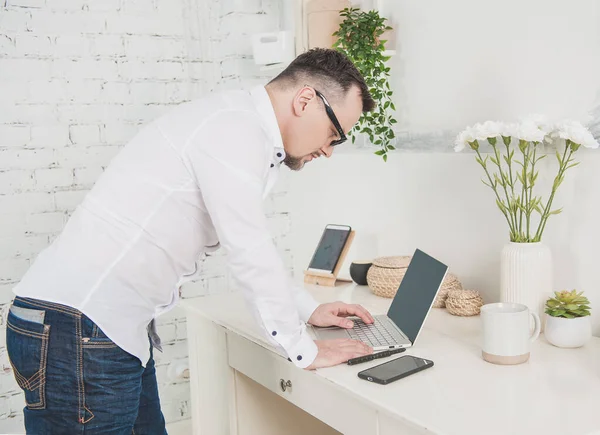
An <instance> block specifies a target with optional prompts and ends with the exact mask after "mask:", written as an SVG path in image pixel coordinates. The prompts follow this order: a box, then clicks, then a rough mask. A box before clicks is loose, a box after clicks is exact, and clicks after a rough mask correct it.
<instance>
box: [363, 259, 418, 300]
mask: <svg viewBox="0 0 600 435" xmlns="http://www.w3.org/2000/svg"><path fill="white" fill-rule="evenodd" d="M411 258H412V257H410V256H396V257H380V258H376V259H375V260H373V265H372V266H371V267H370V268H369V272H368V273H367V285H368V286H369V288H370V289H371V291H372V292H373V293H374V294H376V295H377V296H381V297H384V298H393V297H394V296H395V295H396V291H397V290H398V287H399V286H400V283H401V282H402V278H404V274H405V273H406V269H407V268H408V265H409V264H410V260H411Z"/></svg>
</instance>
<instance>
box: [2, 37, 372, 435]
mask: <svg viewBox="0 0 600 435" xmlns="http://www.w3.org/2000/svg"><path fill="white" fill-rule="evenodd" d="M373 106H374V102H373V100H372V98H371V96H370V95H369V92H368V88H367V86H366V85H365V82H364V80H363V78H362V77H361V76H360V74H359V72H358V71H357V69H356V68H355V67H354V65H353V64H352V63H351V62H350V61H349V60H348V59H347V58H346V57H345V56H343V55H342V54H340V53H337V52H336V51H333V50H326V49H316V50H312V51H309V52H307V53H304V54H302V55H301V56H299V57H298V58H297V59H295V60H294V61H293V62H292V63H291V64H290V65H289V66H288V68H287V69H286V70H285V71H283V72H282V73H281V74H280V75H279V76H278V77H276V78H275V79H274V80H272V81H271V82H270V83H269V84H268V85H267V86H266V87H265V86H259V87H256V88H254V89H253V90H252V91H251V92H242V91H228V92H221V93H214V94H211V95H209V96H207V97H205V98H203V99H200V100H197V101H193V102H190V103H186V104H182V105H180V106H178V107H177V108H175V109H174V110H173V111H171V112H170V113H167V114H166V115H164V116H162V117H161V118H159V119H158V120H156V121H154V122H152V123H150V124H149V125H148V126H146V127H145V128H143V129H142V130H141V131H140V132H139V133H138V135H137V136H135V137H134V138H133V139H132V140H131V141H130V142H129V143H128V144H127V145H126V146H125V147H124V148H123V150H121V152H120V153H119V154H118V155H117V156H116V157H115V158H114V160H113V161H112V162H111V164H110V166H109V167H108V168H107V170H106V171H105V173H104V174H103V175H102V176H101V177H100V178H99V179H98V181H97V182H96V184H95V186H94V188H93V189H92V190H91V191H90V192H89V194H88V195H87V196H86V198H85V200H84V201H83V203H82V204H81V205H80V206H79V207H78V208H77V210H76V211H75V212H74V214H73V216H72V217H71V219H70V220H69V222H68V223H67V225H66V226H65V228H64V231H63V232H62V234H61V235H60V236H59V237H58V238H57V239H56V241H55V242H54V243H53V244H52V245H51V246H49V247H48V248H47V249H45V250H44V251H42V252H41V253H40V254H39V256H38V258H37V259H36V261H35V262H34V264H33V265H32V267H31V268H30V270H29V271H28V272H27V273H26V274H25V276H24V277H23V279H22V280H21V282H20V283H19V285H18V286H17V287H16V288H15V293H16V295H17V297H16V298H15V301H14V302H13V305H12V306H11V311H10V313H9V317H8V327H7V347H8V352H9V356H10V358H11V363H12V365H13V368H14V374H15V378H16V380H17V382H18V383H19V385H20V386H21V388H23V390H24V391H25V399H26V402H27V406H26V408H25V410H24V412H25V424H26V428H27V431H28V433H35V434H38V435H39V434H46V433H60V434H66V433H79V432H81V433H83V432H84V430H85V433H90V434H92V433H93V434H95V433H102V434H131V433H132V431H133V433H143V434H158V433H161V434H162V433H165V422H164V418H163V416H162V413H161V411H160V402H159V398H158V389H157V383H156V376H155V368H154V360H153V358H152V348H153V347H158V348H159V347H160V344H159V340H158V337H157V335H156V332H155V327H154V319H155V317H156V316H158V315H160V314H161V313H164V312H165V311H167V310H169V309H170V308H172V307H173V305H174V304H175V303H176V301H177V298H178V291H179V287H180V286H181V284H182V283H184V282H185V281H188V280H190V279H193V278H196V277H197V276H198V275H199V270H200V268H199V267H198V262H199V261H201V260H202V259H203V257H204V255H205V254H206V253H207V252H210V251H213V250H215V249H217V248H218V247H219V246H223V247H224V248H225V250H226V251H227V253H228V262H229V266H230V271H231V274H232V276H233V278H234V279H235V281H236V283H237V285H238V287H239V288H240V289H242V290H243V291H244V294H245V297H246V300H247V302H248V306H249V308H250V309H251V311H252V313H253V314H254V316H255V317H256V319H257V322H258V323H259V325H260V327H261V328H262V330H263V331H264V333H265V335H266V336H268V337H269V339H270V340H271V341H272V342H273V343H274V344H276V345H278V346H280V347H281V348H282V349H283V350H284V351H285V352H286V353H287V355H288V356H289V359H290V361H292V362H293V363H294V364H296V365H297V366H298V367H301V368H305V369H314V368H319V367H326V366H332V365H335V364H339V363H342V362H345V361H346V360H348V359H349V358H353V357H357V356H361V355H364V354H367V353H369V352H371V349H370V348H368V347H367V346H365V345H364V344H362V343H360V342H357V341H352V340H336V341H316V342H315V341H313V340H312V339H311V338H310V336H309V335H308V333H307V331H306V326H305V323H306V322H308V323H310V324H313V325H317V326H331V325H338V326H342V327H346V328H349V327H352V322H351V321H350V320H349V319H346V317H347V316H353V315H356V316H358V317H360V318H361V319H362V320H364V321H365V322H367V323H371V322H372V321H373V320H372V317H371V315H370V314H369V313H368V312H367V311H366V310H365V309H364V308H362V307H360V306H356V305H347V304H344V303H341V302H338V303H333V304H323V305H318V304H317V303H316V302H315V301H314V300H313V299H312V297H311V296H310V295H309V294H308V293H307V292H306V291H305V290H304V289H302V288H300V287H295V286H293V285H291V283H290V279H289V277H288V274H287V273H286V270H285V268H284V265H283V262H282V260H281V258H280V257H279V255H278V254H277V250H276V247H275V246H274V244H273V242H272V239H271V237H270V235H269V232H268V230H267V220H266V217H265V214H264V212H263V208H262V202H263V199H264V198H265V196H266V195H267V193H268V192H269V190H270V189H271V187H272V186H273V184H274V182H275V179H276V175H277V173H278V171H279V167H280V165H281V164H282V163H283V164H286V165H287V166H288V167H290V168H291V169H293V170H299V169H301V168H302V167H303V165H304V164H305V163H307V162H309V161H311V160H312V159H314V158H318V157H320V156H323V155H324V156H326V157H331V154H332V153H333V149H334V147H335V146H336V145H339V144H340V143H342V142H343V141H345V140H346V133H345V132H348V131H349V130H350V129H351V127H352V126H353V125H354V124H355V123H356V122H357V121H358V119H359V117H360V115H361V112H363V111H370V110H372V109H373ZM153 345H154V346H153Z"/></svg>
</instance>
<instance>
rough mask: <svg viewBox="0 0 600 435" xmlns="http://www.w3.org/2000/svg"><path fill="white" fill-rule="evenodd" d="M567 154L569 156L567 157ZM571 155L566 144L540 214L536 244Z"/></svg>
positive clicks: (571, 151) (569, 148) (544, 226)
mask: <svg viewBox="0 0 600 435" xmlns="http://www.w3.org/2000/svg"><path fill="white" fill-rule="evenodd" d="M567 153H568V154H569V155H568V156H567ZM572 155H573V150H572V149H571V147H570V146H569V145H568V144H567V145H566V146H565V152H564V153H563V158H562V160H561V162H560V166H559V168H558V175H557V176H556V178H555V179H554V185H553V186H552V193H551V194H550V198H548V202H547V203H546V207H544V212H543V213H542V219H541V220H540V224H539V226H538V230H537V232H536V234H535V240H534V241H536V242H539V241H541V240H542V234H543V233H544V230H545V229H546V222H548V218H549V217H550V210H551V208H552V201H553V200H554V195H555V194H556V191H557V189H558V180H560V179H561V178H562V176H563V175H564V173H565V171H566V168H567V165H568V164H569V163H570V162H571V156H572Z"/></svg>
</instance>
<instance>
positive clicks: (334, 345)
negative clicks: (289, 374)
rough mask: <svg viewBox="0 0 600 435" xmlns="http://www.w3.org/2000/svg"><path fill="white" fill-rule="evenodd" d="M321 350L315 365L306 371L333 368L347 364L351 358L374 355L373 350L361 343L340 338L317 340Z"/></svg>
mask: <svg viewBox="0 0 600 435" xmlns="http://www.w3.org/2000/svg"><path fill="white" fill-rule="evenodd" d="M315 344H316V345H317V348H318V349H319V352H318V353H317V356H316V358H315V360H314V361H313V363H312V364H311V365H309V366H308V367H307V368H306V370H313V369H319V368H323V367H331V366H335V365H338V364H342V363H345V362H346V361H348V360H349V359H350V358H356V357H359V356H363V355H368V354H370V353H373V348H371V347H369V346H367V345H366V344H364V343H363V342H361V341H357V340H351V339H349V338H340V339H337V340H315Z"/></svg>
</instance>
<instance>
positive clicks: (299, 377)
mask: <svg viewBox="0 0 600 435" xmlns="http://www.w3.org/2000/svg"><path fill="white" fill-rule="evenodd" d="M227 347H228V354H229V365H230V366H231V367H232V368H233V369H235V370H237V371H239V372H240V373H243V374H244V375H246V376H248V377H249V378H251V379H253V380H254V381H255V382H258V383H259V384H261V385H262V386H264V387H265V388H267V389H269V390H270V391H272V392H273V393H275V394H277V395H279V396H280V397H283V398H284V399H286V400H287V401H289V402H291V403H293V404H294V405H296V406H298V407H299V408H301V409H303V410H304V411H306V412H308V413H309V414H311V415H312V416H314V417H315V418H318V419H319V420H321V421H323V422H325V423H326V424H328V425H329V426H331V427H333V428H334V429H336V430H338V431H340V432H342V433H343V434H346V435H353V434H357V435H358V434H359V435H371V434H372V435H375V434H376V433H377V413H376V411H375V410H374V409H372V408H369V407H368V406H367V405H365V404H364V403H361V402H359V401H358V400H357V399H355V398H354V397H352V396H350V395H349V394H348V393H346V392H345V391H343V390H342V389H341V388H338V387H336V386H335V385H333V384H332V383H331V382H329V381H327V380H326V379H324V378H322V377H320V376H318V375H317V374H316V373H314V372H312V371H307V370H303V369H299V368H297V367H296V366H294V364H293V363H291V362H289V361H287V360H286V359H284V358H282V357H281V356H279V355H277V354H275V353H273V352H271V351H269V350H267V349H265V348H263V347H261V346H259V345H257V344H255V343H253V342H251V341H249V340H247V339H245V338H242V337H240V336H239V335H236V334H228V336H227ZM281 380H283V381H284V383H288V381H289V383H290V384H291V387H288V386H287V385H286V386H285V391H284V390H283V388H282V385H281ZM288 385H289V384H288Z"/></svg>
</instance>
